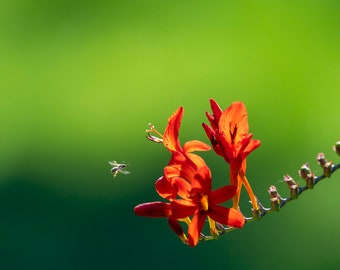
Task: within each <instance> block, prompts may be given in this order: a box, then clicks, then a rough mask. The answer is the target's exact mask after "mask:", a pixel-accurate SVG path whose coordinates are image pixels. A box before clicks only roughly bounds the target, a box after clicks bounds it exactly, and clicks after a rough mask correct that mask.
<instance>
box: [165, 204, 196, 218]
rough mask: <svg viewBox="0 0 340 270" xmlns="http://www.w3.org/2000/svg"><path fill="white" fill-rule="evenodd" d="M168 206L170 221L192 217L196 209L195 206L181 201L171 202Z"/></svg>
mask: <svg viewBox="0 0 340 270" xmlns="http://www.w3.org/2000/svg"><path fill="white" fill-rule="evenodd" d="M170 205H171V211H172V214H171V218H172V219H181V218H186V217H189V216H192V215H193V214H194V213H195V211H196V209H197V205H196V204H194V203H192V202H190V201H186V200H181V199H178V200H173V201H172V202H171V204H170Z"/></svg>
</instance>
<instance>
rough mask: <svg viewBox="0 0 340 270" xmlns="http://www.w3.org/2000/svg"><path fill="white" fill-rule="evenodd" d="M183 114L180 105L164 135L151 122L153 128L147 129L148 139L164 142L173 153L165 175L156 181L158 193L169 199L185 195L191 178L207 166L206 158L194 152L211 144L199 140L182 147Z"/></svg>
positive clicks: (208, 148)
mask: <svg viewBox="0 0 340 270" xmlns="http://www.w3.org/2000/svg"><path fill="white" fill-rule="evenodd" d="M183 114H184V109H183V107H179V108H178V109H177V110H176V111H175V112H174V113H173V114H172V115H171V116H170V118H169V120H168V125H167V127H166V129H165V131H164V136H163V135H162V134H161V133H159V132H158V131H157V130H156V129H155V128H154V126H153V125H151V124H149V125H150V127H151V129H150V130H147V132H148V136H147V138H148V139H150V140H152V141H155V142H162V143H163V144H164V146H165V147H166V148H167V149H168V150H169V152H170V153H171V154H172V155H171V159H170V162H169V163H168V166H166V167H165V168H164V175H163V176H162V177H160V178H159V179H158V180H157V181H156V190H157V192H158V194H159V195H160V196H161V197H163V198H166V199H169V200H172V199H175V198H176V196H177V195H180V196H182V197H185V196H186V195H187V191H188V190H189V187H190V179H192V178H193V176H194V174H195V173H196V171H197V170H198V168H200V167H202V166H206V164H205V162H204V160H203V159H202V158H201V157H200V156H198V155H196V154H193V153H192V152H194V151H207V150H210V147H209V145H207V144H206V143H203V142H201V141H198V140H192V141H188V142H186V143H184V145H183V147H181V145H180V141H179V129H180V126H181V121H182V117H183ZM150 132H154V133H156V134H157V135H158V136H160V137H161V138H159V137H155V136H151V135H150ZM184 179H185V180H184Z"/></svg>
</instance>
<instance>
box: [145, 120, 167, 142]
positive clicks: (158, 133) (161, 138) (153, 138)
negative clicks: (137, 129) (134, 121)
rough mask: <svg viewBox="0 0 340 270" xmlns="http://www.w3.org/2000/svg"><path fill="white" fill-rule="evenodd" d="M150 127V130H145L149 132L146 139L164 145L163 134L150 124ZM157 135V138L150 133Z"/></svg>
mask: <svg viewBox="0 0 340 270" xmlns="http://www.w3.org/2000/svg"><path fill="white" fill-rule="evenodd" d="M148 126H149V127H150V129H147V130H145V132H147V135H146V138H147V139H148V140H150V141H153V142H156V143H163V134H162V133H160V132H159V131H158V130H157V129H156V128H155V126H154V125H153V124H151V123H149V124H148ZM152 132H153V133H156V135H157V136H159V137H157V136H153V135H151V134H150V133H152Z"/></svg>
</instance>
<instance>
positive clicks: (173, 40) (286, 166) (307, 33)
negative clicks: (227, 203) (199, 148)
mask: <svg viewBox="0 0 340 270" xmlns="http://www.w3.org/2000/svg"><path fill="white" fill-rule="evenodd" d="M339 14H340V4H339V1H328V0H327V1H321V0H320V1H316V0H315V1H314V0H309V1H256V2H253V1H212V2H209V1H199V0H198V1H197V0H195V1H176V0H175V1H156V0H154V1H139V0H135V1H133V0H131V1H109V0H98V1H86V0H85V1H74V0H61V1H60V0H59V1H55V0H51V1H43V0H23V1H6V0H5V1H1V2H0V92H1V95H0V123H1V132H0V269H5V270H6V269H26V270H27V269H65V270H66V269H174V268H175V269H185V268H188V267H190V268H198V269H203V268H207V267H210V268H211V269H265V268H273V269H321V268H322V269H337V267H338V265H339V263H340V256H339V255H340V252H339V246H338V245H339V242H340V232H339V222H340V214H339V199H338V197H339V192H340V173H335V174H334V175H333V176H332V177H331V178H330V179H327V180H325V181H323V182H322V183H320V185H318V186H317V187H316V188H315V189H314V190H312V191H308V192H306V193H304V194H303V195H302V196H301V197H300V198H299V199H298V200H297V201H295V202H292V203H291V204H289V205H287V206H286V207H284V208H283V209H282V210H281V211H280V212H279V213H274V214H271V215H268V216H266V217H265V218H263V219H262V220H260V221H258V222H253V223H251V224H247V226H245V227H244V228H243V229H242V230H237V231H234V232H232V233H230V234H228V235H225V236H224V237H222V238H221V239H220V240H218V241H210V242H205V243H201V244H199V245H198V246H197V247H196V248H189V247H188V246H185V245H183V244H182V243H181V242H180V241H179V240H178V239H177V237H176V236H175V235H174V234H173V233H172V232H171V231H170V229H169V228H168V226H167V223H166V220H163V219H147V218H142V217H136V216H135V215H134V213H133V207H134V206H135V205H137V204H138V203H141V202H147V201H154V200H159V199H160V198H159V197H158V196H157V194H156V192H155V190H154V181H155V180H156V179H157V178H158V177H159V176H160V175H161V174H162V168H163V167H164V165H165V164H166V163H167V162H168V160H169V153H168V152H167V151H165V149H164V148H163V147H162V146H161V145H158V144H154V143H152V142H150V141H147V140H146V139H145V129H146V128H147V124H148V123H149V122H152V123H153V124H154V125H156V127H157V128H158V129H159V130H161V131H163V130H164V128H165V126H166V123H167V119H168V117H169V116H170V115H171V114H172V113H173V112H174V111H175V110H176V109H177V108H178V107H179V106H184V108H185V115H184V119H183V122H182V129H181V133H180V139H181V141H182V142H184V141H186V140H190V139H199V140H202V141H205V142H208V140H207V138H206V137H205V134H204V132H203V129H202V127H201V123H202V122H204V121H206V119H205V115H204V114H205V111H207V110H210V108H209V102H208V99H209V98H215V99H216V100H217V101H218V102H219V104H220V105H221V107H223V108H226V107H228V106H229V105H230V104H231V102H233V101H235V100H242V101H243V102H244V103H245V104H246V106H247V109H248V112H249V122H250V129H251V132H252V133H253V134H254V138H257V139H260V140H261V141H262V145H261V147H260V148H259V149H257V150H256V151H255V152H254V153H252V154H251V155H250V156H249V158H248V178H249V181H250V182H251V183H253V188H254V190H255V193H256V194H257V196H258V197H259V199H260V200H261V201H263V203H264V204H265V205H269V200H268V193H267V190H268V187H269V186H270V185H271V184H274V185H276V186H277V188H278V189H279V192H280V193H281V194H282V195H287V194H288V189H287V188H286V186H285V183H283V181H282V180H283V178H282V176H283V175H284V174H286V173H288V174H290V175H291V176H293V177H294V178H296V179H297V180H298V181H300V183H301V184H303V181H302V180H299V179H298V174H297V171H298V169H299V167H300V165H301V164H302V163H304V162H307V161H308V162H310V165H311V167H312V169H314V170H315V171H316V172H317V173H319V174H320V173H321V170H320V169H319V167H318V165H317V163H316V160H315V157H316V155H317V153H318V152H320V151H322V152H324V153H325V154H326V156H327V157H328V159H331V160H334V162H338V161H339V157H337V156H336V155H335V153H333V151H332V145H333V144H334V143H335V141H337V140H338V139H339V137H340V127H339V113H340V109H339V100H340V91H339V89H340V76H339V75H340V43H339V41H340V16H339ZM202 155H203V157H204V158H205V159H206V162H207V163H208V164H209V166H210V167H211V169H212V173H213V177H214V181H215V182H214V186H215V187H218V186H221V185H223V184H225V183H226V181H227V179H228V169H227V167H226V165H225V164H224V162H223V161H222V159H221V158H220V157H217V156H216V155H214V153H213V152H208V153H204V154H202ZM109 160H117V161H119V162H123V161H124V162H126V163H128V164H130V165H129V167H128V169H129V171H130V172H131V174H129V175H119V176H117V177H116V178H113V177H112V175H111V174H110V166H109V165H108V161H109ZM247 201H248V198H247V196H246V195H245V196H244V197H243V198H242V207H243V209H245V210H244V211H245V212H246V213H247V211H248V209H250V205H249V203H248V202H247ZM248 213H249V211H248Z"/></svg>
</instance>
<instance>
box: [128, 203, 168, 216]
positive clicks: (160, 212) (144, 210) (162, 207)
mask: <svg viewBox="0 0 340 270" xmlns="http://www.w3.org/2000/svg"><path fill="white" fill-rule="evenodd" d="M134 212H135V214H136V215H137V216H143V217H154V218H162V217H169V216H170V215H171V207H170V204H169V203H165V202H148V203H142V204H139V205H137V206H136V207H135V208H134Z"/></svg>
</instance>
